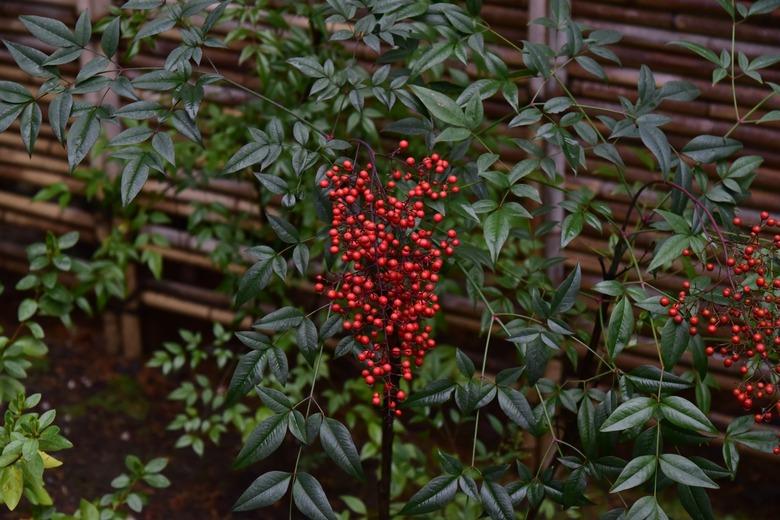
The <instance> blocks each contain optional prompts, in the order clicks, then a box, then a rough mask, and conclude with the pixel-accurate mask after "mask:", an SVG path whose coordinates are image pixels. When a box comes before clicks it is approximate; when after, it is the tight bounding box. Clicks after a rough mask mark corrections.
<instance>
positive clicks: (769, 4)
mask: <svg viewBox="0 0 780 520" xmlns="http://www.w3.org/2000/svg"><path fill="white" fill-rule="evenodd" d="M778 7H780V0H758V1H756V2H754V3H753V4H752V5H751V6H750V10H749V11H748V14H749V15H750V16H753V15H757V14H767V13H771V12H772V11H774V10H775V9H777V8H778Z"/></svg>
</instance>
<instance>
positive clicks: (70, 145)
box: [67, 107, 100, 170]
mask: <svg viewBox="0 0 780 520" xmlns="http://www.w3.org/2000/svg"><path fill="white" fill-rule="evenodd" d="M99 136H100V120H99V119H98V117H97V108H95V107H93V108H90V109H89V110H87V111H86V112H83V113H82V114H81V115H80V116H79V117H77V118H76V120H75V121H74V122H73V126H71V128H70V132H69V133H68V138H67V149H68V165H69V166H70V169H71V170H73V169H74V168H75V167H76V166H78V165H79V163H81V161H83V160H84V158H85V157H86V156H87V154H88V153H89V151H90V150H91V149H92V147H93V146H94V145H95V143H96V142H97V139H98V137H99Z"/></svg>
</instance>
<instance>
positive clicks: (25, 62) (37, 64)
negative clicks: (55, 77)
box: [3, 40, 52, 83]
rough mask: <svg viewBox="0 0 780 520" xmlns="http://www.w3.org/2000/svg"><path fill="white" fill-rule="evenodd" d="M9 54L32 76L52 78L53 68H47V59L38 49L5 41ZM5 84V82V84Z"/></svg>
mask: <svg viewBox="0 0 780 520" xmlns="http://www.w3.org/2000/svg"><path fill="white" fill-rule="evenodd" d="M3 43H4V44H5V46H6V48H7V49H8V52H10V53H11V57H12V58H13V59H14V61H15V62H16V64H17V65H19V68H20V69H22V70H23V71H24V72H26V73H27V74H29V75H30V76H37V77H45V78H48V77H50V76H52V72H51V68H50V67H45V66H44V63H45V62H46V60H47V57H46V55H45V54H44V53H42V52H41V51H39V50H38V49H33V48H32V47H28V46H27V45H22V44H20V43H14V42H9V41H5V40H3ZM4 83H5V82H4Z"/></svg>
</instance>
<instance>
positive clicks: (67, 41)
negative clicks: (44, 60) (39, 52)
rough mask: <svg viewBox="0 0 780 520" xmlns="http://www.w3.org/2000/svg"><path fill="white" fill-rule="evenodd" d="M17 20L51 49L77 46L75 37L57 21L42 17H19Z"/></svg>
mask: <svg viewBox="0 0 780 520" xmlns="http://www.w3.org/2000/svg"><path fill="white" fill-rule="evenodd" d="M19 19H20V20H21V21H22V23H23V24H24V26H25V27H27V30H28V31H30V33H32V35H33V36H35V37H36V38H38V39H39V40H41V41H42V42H44V43H48V44H49V45H51V46H52V47H68V46H70V45H77V46H78V45H79V42H78V40H77V39H76V36H75V35H74V34H73V33H72V32H71V30H70V29H68V27H67V26H66V25H65V24H64V23H62V22H61V21H59V20H55V19H53V18H45V17H43V16H20V17H19Z"/></svg>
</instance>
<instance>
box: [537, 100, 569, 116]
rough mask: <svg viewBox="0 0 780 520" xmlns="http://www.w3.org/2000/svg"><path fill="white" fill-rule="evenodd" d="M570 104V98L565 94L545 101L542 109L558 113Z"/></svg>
mask: <svg viewBox="0 0 780 520" xmlns="http://www.w3.org/2000/svg"><path fill="white" fill-rule="evenodd" d="M571 105H572V101H571V99H569V98H568V97H566V96H559V97H554V98H551V99H548V100H547V101H545V102H544V105H543V106H542V109H543V110H544V111H545V112H548V113H550V114H558V113H560V112H563V111H564V110H566V109H567V108H569V107H570V106H571Z"/></svg>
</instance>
